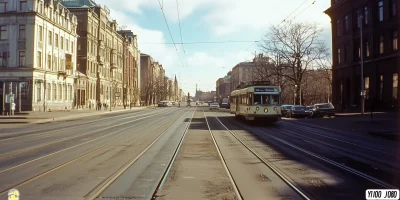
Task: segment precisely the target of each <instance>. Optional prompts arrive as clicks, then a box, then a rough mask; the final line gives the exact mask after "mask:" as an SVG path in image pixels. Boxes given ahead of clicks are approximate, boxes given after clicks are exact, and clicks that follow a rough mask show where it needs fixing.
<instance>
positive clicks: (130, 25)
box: [95, 0, 331, 95]
mask: <svg viewBox="0 0 400 200" xmlns="http://www.w3.org/2000/svg"><path fill="white" fill-rule="evenodd" d="M313 1H314V0H283V1H273V0H112V1H110V0H95V2H96V3H98V4H100V5H105V6H107V7H108V8H109V9H110V10H111V14H110V15H111V18H112V19H115V20H117V23H118V25H119V26H120V27H121V28H124V29H130V30H132V31H133V32H134V34H137V35H138V46H139V50H140V51H141V53H146V54H149V55H151V56H152V57H153V58H154V60H155V61H158V62H160V63H161V64H162V65H163V67H164V69H165V73H166V75H167V76H168V77H169V78H172V79H173V78H174V76H175V75H176V77H177V79H178V83H179V87H180V88H182V89H183V91H184V92H185V94H187V93H188V92H190V94H191V95H193V94H194V93H195V90H196V84H197V85H198V89H200V90H202V91H211V90H216V89H215V88H216V81H217V79H218V78H221V77H224V76H225V75H226V74H227V73H228V72H229V71H230V70H231V69H232V68H233V67H234V66H235V65H236V64H238V63H240V62H244V61H249V60H251V59H252V58H253V57H254V54H255V52H257V54H258V53H261V52H260V48H259V43H258V42H255V41H259V40H261V39H262V37H263V36H264V35H265V34H267V33H268V30H269V28H270V26H271V25H278V24H280V23H281V22H282V21H283V20H284V19H286V20H294V19H295V20H297V21H308V22H316V23H318V25H319V26H320V28H322V29H323V30H324V31H323V33H322V35H321V37H322V39H323V40H324V41H325V42H326V44H327V45H328V46H329V47H331V29H330V18H329V17H328V16H327V15H325V14H324V13H323V11H324V10H326V9H327V8H329V6H330V1H326V0H325V1H323V0H316V1H314V4H312V3H313ZM283 2H284V3H283ZM160 5H161V6H160ZM161 8H162V9H161ZM162 10H163V11H164V14H165V17H166V21H167V23H168V26H169V30H168V27H167V24H166V21H165V19H164V17H163V13H162ZM178 14H179V17H178ZM179 19H180V20H179ZM179 23H180V27H181V28H179ZM282 24H284V23H282ZM170 33H171V34H170ZM171 36H172V38H171ZM181 36H182V40H181ZM173 41H174V42H175V43H181V41H183V43H184V44H183V46H182V44H176V48H175V46H174V44H173ZM224 41H242V42H230V43H196V42H224ZM185 43H186V44H185ZM193 43H195V44H193ZM183 49H184V50H185V51H183Z"/></svg>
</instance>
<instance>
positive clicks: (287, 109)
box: [281, 105, 293, 117]
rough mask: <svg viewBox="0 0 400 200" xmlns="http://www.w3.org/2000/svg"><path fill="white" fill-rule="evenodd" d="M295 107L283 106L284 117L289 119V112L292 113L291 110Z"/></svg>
mask: <svg viewBox="0 0 400 200" xmlns="http://www.w3.org/2000/svg"><path fill="white" fill-rule="evenodd" d="M292 107H293V105H282V106H281V109H282V116H284V117H289V115H288V112H289V111H290V109H291V108H292Z"/></svg>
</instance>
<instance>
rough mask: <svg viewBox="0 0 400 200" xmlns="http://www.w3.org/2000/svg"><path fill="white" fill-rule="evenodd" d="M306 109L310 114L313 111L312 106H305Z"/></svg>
mask: <svg viewBox="0 0 400 200" xmlns="http://www.w3.org/2000/svg"><path fill="white" fill-rule="evenodd" d="M306 109H307V110H308V111H310V114H311V112H312V111H313V109H314V106H306Z"/></svg>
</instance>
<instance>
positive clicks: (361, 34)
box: [359, 12, 365, 114]
mask: <svg viewBox="0 0 400 200" xmlns="http://www.w3.org/2000/svg"><path fill="white" fill-rule="evenodd" d="M362 22H363V16H362V14H361V12H360V13H359V24H360V62H361V63H360V64H361V114H364V106H365V91H364V55H363V28H362V27H363V23H362Z"/></svg>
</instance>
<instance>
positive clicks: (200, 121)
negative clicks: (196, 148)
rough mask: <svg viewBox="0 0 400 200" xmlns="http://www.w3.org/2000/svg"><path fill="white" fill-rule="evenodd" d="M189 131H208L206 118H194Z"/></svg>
mask: <svg viewBox="0 0 400 200" xmlns="http://www.w3.org/2000/svg"><path fill="white" fill-rule="evenodd" d="M189 130H208V126H207V123H206V119H205V118H192V121H191V123H190V126H189Z"/></svg>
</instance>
